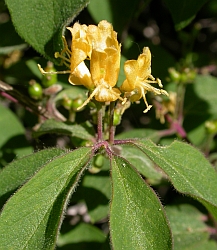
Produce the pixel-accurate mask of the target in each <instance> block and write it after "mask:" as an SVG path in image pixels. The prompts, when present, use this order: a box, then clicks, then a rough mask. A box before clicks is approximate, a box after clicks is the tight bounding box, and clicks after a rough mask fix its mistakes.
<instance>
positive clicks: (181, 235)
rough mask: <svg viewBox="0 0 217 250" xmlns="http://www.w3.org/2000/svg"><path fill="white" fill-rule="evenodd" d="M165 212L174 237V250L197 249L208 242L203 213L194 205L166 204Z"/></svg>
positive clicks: (206, 226)
mask: <svg viewBox="0 0 217 250" xmlns="http://www.w3.org/2000/svg"><path fill="white" fill-rule="evenodd" d="M166 213H167V216H168V218H169V221H170V226H171V229H172V233H173V237H174V250H189V249H192V250H193V249H198V247H199V246H201V245H203V244H204V243H208V240H209V233H208V225H206V224H205V222H204V215H203V214H202V213H201V212H199V211H198V210H197V209H196V208H195V207H194V206H192V205H189V204H181V205H176V206H175V205H173V206H167V207H166ZM213 243H214V242H213ZM216 246H217V245H216ZM204 249H210V248H204Z"/></svg>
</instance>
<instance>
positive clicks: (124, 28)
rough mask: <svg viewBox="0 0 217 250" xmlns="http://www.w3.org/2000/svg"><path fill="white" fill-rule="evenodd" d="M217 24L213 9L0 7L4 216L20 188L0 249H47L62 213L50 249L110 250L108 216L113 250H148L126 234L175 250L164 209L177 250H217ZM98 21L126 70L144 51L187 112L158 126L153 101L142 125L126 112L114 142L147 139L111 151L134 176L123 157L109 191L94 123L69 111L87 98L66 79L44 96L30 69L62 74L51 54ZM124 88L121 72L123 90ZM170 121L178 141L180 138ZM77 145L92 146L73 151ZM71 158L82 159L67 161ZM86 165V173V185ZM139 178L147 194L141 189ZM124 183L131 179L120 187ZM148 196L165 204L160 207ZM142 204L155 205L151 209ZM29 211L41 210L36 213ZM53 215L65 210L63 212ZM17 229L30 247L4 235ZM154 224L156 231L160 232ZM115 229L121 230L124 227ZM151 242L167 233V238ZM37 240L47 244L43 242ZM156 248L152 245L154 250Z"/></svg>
mask: <svg viewBox="0 0 217 250" xmlns="http://www.w3.org/2000/svg"><path fill="white" fill-rule="evenodd" d="M86 6H87V8H86ZM80 11H81V12H80ZM216 16H217V3H216V1H215V0H209V1H208V0H203V1H202V0H200V1H197V0H188V1H178V0H164V1H157V0H135V1H130V0H127V1H126V0H125V1H124V0H119V1H115V0H90V2H89V1H86V0H64V1H63V0H58V1H55V0H49V1H48V0H46V1H45V0H40V1H39V0H37V1H36V0H34V1H33V0H32V1H28V0H22V1H13V0H5V2H4V1H2V0H1V1H0V33H1V39H0V93H1V97H0V167H1V170H0V171H1V172H0V206H1V207H3V206H4V204H5V202H6V201H7V200H8V199H9V198H10V197H11V195H12V194H13V193H14V192H16V191H17V190H18V189H19V188H20V187H21V186H22V185H23V184H24V183H26V182H27V184H26V185H24V186H23V187H22V188H21V189H20V191H19V192H17V194H16V195H15V196H12V198H11V199H10V200H9V201H10V202H8V203H7V204H6V205H5V207H4V210H2V214H1V218H2V219H1V221H0V235H1V237H0V238H2V239H4V240H2V242H1V243H0V245H1V246H2V248H1V249H9V248H7V247H8V244H12V242H13V244H14V245H11V247H14V248H12V249H24V248H25V247H26V249H33V248H34V249H42V248H43V249H52V248H53V247H54V245H55V241H56V239H54V238H55V237H57V236H56V235H57V231H58V228H59V226H60V224H61V222H62V221H61V220H62V213H63V211H65V212H64V213H65V218H64V221H63V224H62V227H61V231H60V236H59V238H58V240H57V249H91V248H92V249H110V244H109V238H110V235H109V226H108V212H109V209H110V208H111V212H110V224H111V226H112V228H114V230H112V231H111V232H110V233H111V237H112V241H113V242H112V243H113V247H114V248H115V249H143V248H140V247H142V246H140V245H137V248H135V243H134V244H133V245H132V246H131V245H129V242H125V241H124V239H123V240H121V241H120V239H122V238H121V237H122V235H123V234H125V233H126V231H124V233H123V234H122V231H123V229H127V232H128V233H129V237H132V238H133V242H139V241H138V239H137V236H138V235H140V236H141V237H142V240H144V241H145V236H144V235H142V232H144V231H146V233H147V234H148V235H149V240H148V241H147V244H146V247H147V249H171V242H170V241H169V240H165V239H170V231H168V228H167V223H168V222H167V219H165V215H164V212H162V211H163V207H165V211H166V212H165V213H166V215H167V218H168V220H169V221H170V227H171V230H172V235H173V241H174V249H182V250H185V249H186V250H187V249H188V250H189V249H191V250H194V249H210V250H212V249H216V247H217V244H216V239H217V226H216V225H217V223H216V219H217V212H216V211H217V209H216V207H217V195H216V191H215V190H216V188H217V187H216V183H217V182H216V167H217V154H216V150H217V143H216V134H217V108H216V107H217V106H216V103H217V95H216V93H217V78H216V77H217V68H216V56H217V54H216V53H217V52H216V51H217V36H216V30H217V20H216ZM102 19H106V20H108V21H109V22H111V23H112V24H113V26H114V30H116V31H117V32H118V38H119V41H120V42H121V43H122V54H123V56H122V65H123V63H124V61H125V60H127V59H132V58H133V59H136V58H137V56H138V55H139V54H140V53H141V51H142V48H143V46H148V47H150V49H151V52H152V72H153V75H154V76H156V77H159V78H160V79H161V80H162V82H163V84H164V88H165V89H166V90H167V91H174V92H176V93H177V94H178V98H179V99H180V103H182V106H181V111H180V113H179V114H181V117H172V118H173V119H172V121H171V119H170V118H171V116H170V114H169V115H168V114H167V115H166V116H165V118H166V122H165V123H161V122H160V120H159V119H156V113H155V111H156V110H158V105H157V103H158V101H159V100H158V99H154V98H153V97H151V96H148V97H149V99H151V98H152V101H151V100H150V101H149V102H153V104H154V106H155V107H153V108H152V109H151V111H149V112H148V113H147V114H143V113H142V110H144V104H143V103H142V102H141V104H139V105H137V104H132V105H131V107H130V108H129V109H128V110H127V111H126V112H125V114H124V116H123V117H122V122H121V124H120V125H119V126H118V127H117V134H116V138H117V139H125V138H144V139H142V140H141V141H140V142H137V143H135V144H134V146H133V147H130V146H129V145H124V146H120V148H117V150H121V152H122V154H121V156H122V157H124V158H125V159H127V160H128V161H129V162H130V163H131V164H133V165H134V166H135V169H136V171H135V169H134V168H131V165H130V164H129V163H128V162H127V161H126V160H124V159H123V158H121V157H117V156H115V157H113V158H112V162H113V167H112V176H111V177H112V183H113V189H111V182H110V176H109V175H110V174H109V171H110V167H109V160H108V159H107V158H106V157H104V156H102V155H96V156H95V157H94V158H93V160H92V161H91V163H90V162H89V156H90V155H91V148H90V147H89V145H91V143H92V142H93V140H94V135H95V125H94V126H93V125H92V124H94V114H92V115H90V113H89V111H90V107H89V108H87V109H84V110H82V111H81V112H78V113H76V112H75V106H76V105H77V103H76V102H77V100H78V99H79V100H80V99H81V100H83V99H85V95H86V92H85V90H84V89H82V88H77V87H73V88H72V87H71V86H70V84H68V81H67V76H65V75H60V76H58V78H57V79H55V81H56V82H55V83H57V84H55V87H52V86H45V85H43V77H42V76H41V74H40V72H39V71H38V68H37V63H40V64H41V65H42V66H44V67H45V66H46V64H47V60H50V61H52V62H53V63H55V68H56V69H58V70H61V69H64V67H62V66H61V65H60V61H59V60H58V59H55V58H54V56H53V55H54V52H55V51H60V50H61V48H62V46H63V44H62V40H61V37H62V35H63V34H65V35H66V38H67V40H68V41H69V42H70V36H69V32H68V31H66V30H65V26H66V25H71V24H73V23H74V22H75V21H79V22H80V23H82V24H83V23H85V24H97V23H98V22H99V21H100V20H102ZM18 34H19V35H18ZM42 56H43V57H42ZM124 78H125V76H124V72H123V69H122V70H121V73H120V77H119V82H118V84H121V83H122V82H123V80H124ZM32 80H33V81H36V82H37V83H39V84H40V85H42V90H41V91H42V92H41V93H39V92H37V93H36V95H37V94H40V96H42V98H41V99H40V98H39V99H38V98H36V96H35V95H34V94H35V93H34V94H33V95H32V94H31V95H30V94H29V92H28V91H29V87H30V84H29V83H30V81H32ZM180 86H182V87H180ZM183 86H184V88H183ZM36 99H37V100H36ZM71 100H73V105H74V106H73V105H72V104H71ZM161 101H162V100H160V102H161ZM136 105H137V106H136ZM47 118H49V119H47ZM177 122H178V125H179V126H181V128H182V129H183V131H184V133H182V132H180V130H179V129H177V128H179V127H177ZM147 138H150V139H151V140H152V141H153V142H155V143H156V144H154V143H152V142H151V141H149V140H147ZM174 140H175V142H173V141H174ZM181 141H185V142H187V143H189V144H191V145H192V146H190V145H187V144H183V143H182V142H181ZM172 142H173V143H172ZM171 143H172V144H171ZM161 145H164V147H161ZM79 146H88V147H85V148H83V147H81V148H79V149H77V150H75V151H72V152H69V151H68V150H69V149H70V150H71V149H75V148H77V147H79ZM196 148H197V149H199V150H200V151H201V152H199V151H198V150H196ZM34 151H35V153H33V152H34ZM147 156H148V157H147ZM204 156H205V157H206V159H205V157H204ZM76 158H77V159H79V160H78V161H74V159H76ZM15 159H16V160H15ZM87 164H89V165H90V166H92V168H91V169H89V170H88V171H86V173H85V175H83V173H84V171H85V168H86V166H87ZM59 165H61V169H60V168H58V166H59ZM211 165H212V167H211ZM123 166H124V168H123ZM159 168H160V170H159ZM137 171H138V172H139V173H140V174H141V175H142V178H143V179H144V180H145V181H146V183H147V185H142V183H143V184H144V182H142V178H140V177H139V175H138V172H137ZM35 173H38V174H36V175H35ZM46 173H49V175H48V174H47V175H46ZM125 175H126V179H123V180H124V181H123V182H120V179H121V176H125ZM32 176H33V178H31V177H32ZM48 176H49V178H48ZM127 176H128V177H129V176H130V177H131V178H129V179H128V180H127ZM30 178H31V180H30ZM79 178H80V182H79V186H78V187H77V185H78V179H79ZM29 180H30V181H29ZM137 182H138V183H137ZM133 183H137V186H135V185H134V184H133ZM171 183H172V185H173V186H174V187H175V189H176V190H177V191H178V192H179V193H178V192H177V191H174V187H173V186H172V185H171ZM149 185H151V186H152V188H153V190H154V191H155V192H156V193H157V195H158V196H159V197H160V200H161V202H162V204H163V206H162V207H161V206H160V205H159V204H160V203H159V200H158V197H157V196H156V195H155V194H154V192H153V191H150V190H151V189H149ZM57 187H58V188H57ZM74 190H76V192H75V193H74V194H73V196H72V197H71V196H70V193H71V192H72V191H74ZM114 190H115V191H114ZM36 193H37V195H36V196H35V194H36ZM48 193H49V194H50V195H48ZM180 193H182V194H180ZM51 194H52V195H51ZM126 194H128V195H126ZM183 194H186V196H183ZM112 195H113V199H112V202H111V203H110V204H109V202H110V201H111V197H112ZM141 196H142V197H143V196H144V197H143V198H141ZM189 196H190V197H191V198H190V197H189ZM51 197H52V199H51ZM69 197H70V200H68V199H69ZM117 197H118V198H117ZM129 197H130V198H129ZM147 197H148V198H147ZM146 199H150V200H151V201H153V203H150V204H149V203H148V204H146ZM129 200H130V204H131V206H128V202H129ZM20 201H22V202H20ZM17 204H20V208H18V207H17ZM29 204H32V207H34V208H35V206H36V208H37V209H38V210H37V209H35V210H34V211H32V207H31V206H29ZM37 204H40V205H41V206H38V207H37ZM60 204H61V207H62V210H59V209H58V208H59V206H60ZM67 204H68V206H66V205H67ZM148 206H149V207H148ZM42 207H43V209H41V208H42ZM143 207H147V208H148V209H149V211H153V217H151V216H150V215H149V213H148V211H147V214H146V215H145V217H144V218H145V220H148V221H149V223H147V224H146V225H144V224H143V223H142V222H141V223H140V222H138V224H137V225H139V227H140V229H141V230H140V229H138V228H134V227H132V225H133V221H135V220H137V219H138V218H139V217H138V216H142V215H141V214H140V212H141V209H142V208H143ZM23 208H25V209H23ZM123 211H124V212H123ZM157 211H160V213H159V214H160V216H159V217H158V215H157V214H158V212H157ZM33 215H36V216H33ZM155 215H156V216H157V217H156V218H155V217H154V216H155ZM123 216H126V217H123ZM20 218H25V220H26V223H25V226H26V228H28V230H24V231H25V232H26V233H27V234H28V235H26V237H27V238H28V237H30V235H31V232H35V233H33V235H34V237H32V238H31V237H30V238H31V239H30V240H29V241H26V240H25V239H26V238H25V237H24V238H20V240H19V241H18V242H15V241H13V239H15V238H17V237H18V235H16V233H15V234H12V233H11V232H12V231H14V232H16V231H17V232H19V230H21V231H22V230H23V229H22V228H20V227H21V225H20V224H19V223H18V222H19V219H20ZM150 218H151V219H150ZM214 218H215V219H214ZM157 219H159V224H160V225H162V227H159V228H158V225H159V224H156V223H155V221H156V220H157ZM118 220H122V221H123V224H121V226H120V225H119V224H117V221H118ZM7 221H10V225H9V226H8V224H6V222H7ZM47 225H49V226H47ZM153 225H154V226H156V227H154V226H153ZM11 228H12V229H11ZM35 228H38V230H36V231H34V230H35ZM154 232H155V233H156V235H155V233H154ZM158 232H163V233H162V234H163V235H164V237H162V238H161V237H160V236H159V234H158ZM10 233H11V237H8V236H9V235H10ZM42 234H43V235H45V238H44V239H41V238H40V241H39V240H38V239H39V238H38V237H39V236H40V235H42ZM3 236H4V237H3ZM13 237H15V238H13ZM46 237H48V238H49V239H50V241H49V242H47V241H46V239H47V238H46ZM23 239H24V240H23ZM156 239H158V241H157V240H156ZM152 241H153V242H157V244H159V245H154V246H153V245H152ZM16 244H18V245H16Z"/></svg>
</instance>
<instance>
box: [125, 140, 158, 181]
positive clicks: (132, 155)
mask: <svg viewBox="0 0 217 250" xmlns="http://www.w3.org/2000/svg"><path fill="white" fill-rule="evenodd" d="M121 147H122V151H121V156H122V157H123V158H125V159H126V160H128V161H129V162H130V163H131V164H132V165H133V166H135V168H136V169H137V170H138V171H139V173H140V174H142V175H143V176H145V177H146V178H148V179H149V181H151V183H154V182H156V181H159V180H160V179H161V178H162V173H161V172H160V171H159V169H157V168H156V167H155V164H154V163H153V161H151V160H150V159H149V158H148V157H147V156H146V155H145V154H143V153H142V152H140V151H139V150H138V149H137V148H135V147H132V146H131V147H130V146H128V145H123V146H121Z"/></svg>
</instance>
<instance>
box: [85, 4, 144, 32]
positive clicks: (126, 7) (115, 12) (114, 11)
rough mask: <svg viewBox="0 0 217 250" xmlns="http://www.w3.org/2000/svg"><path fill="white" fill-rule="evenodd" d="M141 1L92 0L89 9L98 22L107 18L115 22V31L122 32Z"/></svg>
mask: <svg viewBox="0 0 217 250" xmlns="http://www.w3.org/2000/svg"><path fill="white" fill-rule="evenodd" d="M139 3H140V1H139V0H134V1H131V0H119V1H117V0H103V1H102V0H91V1H90V4H89V5H88V10H89V12H90V14H91V16H92V17H93V19H94V20H95V22H96V23H98V22H100V21H101V20H104V19H106V20H107V21H108V22H110V23H112V24H113V26H114V30H115V31H117V32H118V33H122V32H123V30H124V28H125V27H126V25H127V24H128V23H129V21H130V20H131V18H132V17H133V15H134V14H135V11H136V10H137V7H138V5H139ZM99 10H100V11H99Z"/></svg>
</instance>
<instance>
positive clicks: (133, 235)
mask: <svg viewBox="0 0 217 250" xmlns="http://www.w3.org/2000/svg"><path fill="white" fill-rule="evenodd" d="M112 192H113V194H112V200H111V211H110V229H111V240H112V245H113V247H114V249H120V250H121V249H124V250H127V249H129V250H132V249H134V250H137V249H143V250H144V249H149V250H150V249H156V250H157V249H161V250H163V249H165V250H166V249H167V250H168V249H172V239H171V234H170V229H169V226H168V222H167V219H166V217H165V213H164V210H163V207H162V205H161V203H160V201H159V199H158V198H157V196H156V194H155V193H154V192H153V190H152V189H151V188H150V187H149V186H148V185H147V184H146V183H145V182H144V181H143V180H142V179H141V177H140V176H139V175H138V173H137V172H136V171H135V170H134V169H133V167H132V166H131V165H130V164H129V163H128V162H127V161H126V160H124V159H122V158H120V157H113V159H112Z"/></svg>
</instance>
